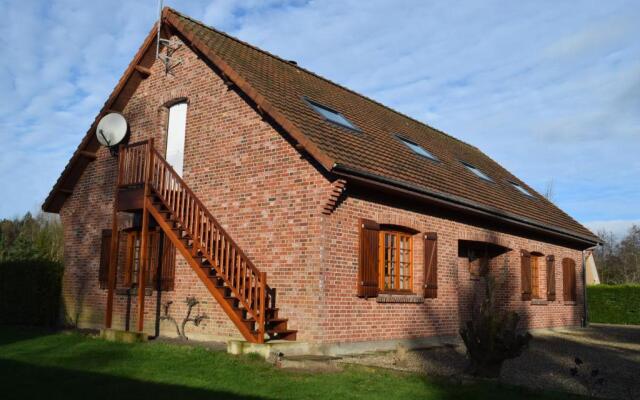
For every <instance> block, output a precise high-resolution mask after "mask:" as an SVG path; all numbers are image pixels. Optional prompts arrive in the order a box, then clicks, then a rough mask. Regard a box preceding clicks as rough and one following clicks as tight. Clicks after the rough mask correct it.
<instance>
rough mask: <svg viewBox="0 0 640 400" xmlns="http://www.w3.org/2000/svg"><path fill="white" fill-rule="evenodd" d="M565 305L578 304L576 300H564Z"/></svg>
mask: <svg viewBox="0 0 640 400" xmlns="http://www.w3.org/2000/svg"><path fill="white" fill-rule="evenodd" d="M563 304H564V305H565V306H575V305H576V304H578V302H577V301H565V302H564V303H563Z"/></svg>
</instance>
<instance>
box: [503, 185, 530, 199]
mask: <svg viewBox="0 0 640 400" xmlns="http://www.w3.org/2000/svg"><path fill="white" fill-rule="evenodd" d="M509 183H510V184H512V185H513V187H514V188H516V189H517V190H518V191H519V192H520V193H522V194H524V195H525V196H529V197H533V195H532V194H531V193H529V191H528V190H527V189H525V188H523V187H522V186H520V185H518V184H517V183H514V182H509Z"/></svg>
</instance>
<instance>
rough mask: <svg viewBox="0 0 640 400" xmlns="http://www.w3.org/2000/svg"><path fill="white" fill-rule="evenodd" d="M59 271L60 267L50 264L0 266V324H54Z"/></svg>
mask: <svg viewBox="0 0 640 400" xmlns="http://www.w3.org/2000/svg"><path fill="white" fill-rule="evenodd" d="M62 271H63V267H62V264H61V263H58V262H54V261H44V260H24V261H5V262H2V263H0V324H2V325H32V326H47V327H53V326H55V325H57V323H58V317H59V313H60V294H61V287H62Z"/></svg>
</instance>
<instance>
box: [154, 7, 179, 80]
mask: <svg viewBox="0 0 640 400" xmlns="http://www.w3.org/2000/svg"><path fill="white" fill-rule="evenodd" d="M162 3H163V0H158V37H157V38H156V58H157V59H159V60H160V61H162V63H163V64H164V72H165V74H169V73H171V70H172V69H173V68H175V67H177V66H178V65H179V64H181V63H182V59H180V58H178V57H174V56H173V53H175V52H176V51H177V50H178V49H179V48H180V46H182V43H180V42H179V41H178V40H168V39H163V38H161V37H160V33H161V32H162V8H163V4H162ZM161 46H163V47H165V48H166V49H167V50H166V52H165V54H162V53H161V51H162V49H161Z"/></svg>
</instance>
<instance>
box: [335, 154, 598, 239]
mask: <svg viewBox="0 0 640 400" xmlns="http://www.w3.org/2000/svg"><path fill="white" fill-rule="evenodd" d="M331 172H333V173H335V174H336V175H339V176H342V177H344V178H348V179H352V180H354V181H359V182H362V183H367V184H372V185H375V186H378V187H382V188H385V189H388V190H390V191H394V192H398V193H402V194H405V195H409V196H412V197H418V198H420V199H422V200H426V201H428V202H430V203H433V204H436V205H440V206H443V207H446V208H452V209H455V210H460V211H464V212H467V213H470V214H473V215H477V216H483V217H490V218H493V219H497V220H498V221H500V222H505V223H508V224H511V225H515V226H518V227H522V228H527V229H530V230H534V231H538V232H541V233H546V234H552V235H554V236H557V237H560V238H563V239H565V240H570V241H573V242H577V243H580V244H582V245H587V246H588V247H590V248H591V247H593V246H595V245H597V244H598V243H599V242H598V240H596V239H595V238H591V237H587V236H583V235H580V234H575V233H573V232H570V231H567V230H564V229H562V228H558V227H554V226H550V225H546V224H542V223H540V222H537V221H533V220H530V219H528V218H525V217H521V216H518V215H515V214H511V213H506V212H504V211H502V210H499V209H497V208H493V207H489V206H485V205H482V204H479V203H476V202H473V201H470V200H467V199H464V198H461V197H458V196H452V195H448V194H443V193H438V192H434V191H431V190H428V189H424V188H419V187H416V186H414V185H410V184H407V183H404V182H401V181H398V180H395V179H390V178H386V177H383V176H380V175H376V174H372V173H369V172H365V171H360V170H358V169H356V168H352V167H348V166H345V165H341V164H334V165H333V168H332V169H331Z"/></svg>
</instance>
